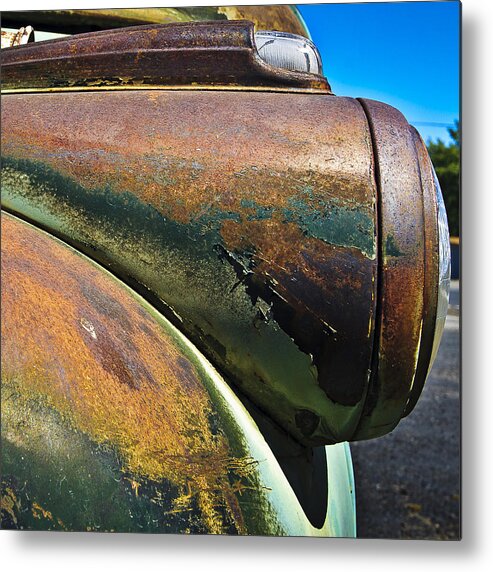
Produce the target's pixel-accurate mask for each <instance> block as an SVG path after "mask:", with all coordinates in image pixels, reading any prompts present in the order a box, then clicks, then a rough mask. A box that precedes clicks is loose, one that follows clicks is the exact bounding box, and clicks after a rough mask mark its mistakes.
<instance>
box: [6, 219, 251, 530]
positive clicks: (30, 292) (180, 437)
mask: <svg viewBox="0 0 493 572" xmlns="http://www.w3.org/2000/svg"><path fill="white" fill-rule="evenodd" d="M2 276H3V282H2V308H1V310H2V375H3V376H4V377H3V379H8V378H9V376H10V377H13V376H15V377H16V378H17V379H21V384H22V386H23V389H22V391H23V392H24V393H25V394H26V395H31V396H33V398H35V399H36V398H39V399H42V400H43V401H44V402H45V403H47V404H48V405H49V406H51V407H54V408H56V410H58V411H59V412H60V414H61V415H62V416H63V418H64V419H66V420H67V421H68V422H69V424H71V425H72V426H74V427H76V428H77V429H78V430H81V431H83V432H84V433H86V434H87V435H88V436H90V438H91V439H93V440H94V441H96V442H97V443H101V444H110V445H111V446H113V447H116V449H117V450H118V451H119V454H120V455H121V458H122V459H123V463H124V468H125V469H126V470H128V471H129V472H131V473H133V474H134V475H135V476H136V478H139V477H144V478H148V479H153V480H159V479H162V478H166V479H168V480H170V481H172V482H173V483H174V484H176V485H177V486H178V487H179V488H181V489H182V490H185V488H187V487H189V488H190V489H191V490H192V491H193V494H195V495H197V498H198V502H199V505H200V507H201V509H202V511H203V512H204V513H206V515H207V521H208V523H209V525H210V530H211V532H220V531H221V530H220V526H219V523H220V521H221V518H220V515H219V513H218V510H217V507H218V506H219V505H222V506H224V505H225V504H226V510H227V511H228V512H229V513H230V514H231V515H234V516H235V520H234V522H235V525H236V527H237V528H238V529H239V531H240V532H241V531H242V527H243V521H242V518H241V511H240V510H239V507H238V504H237V500H236V497H235V495H234V494H231V491H230V488H231V485H230V484H229V477H228V475H229V471H230V470H231V468H232V467H234V464H232V462H233V461H232V459H231V455H230V452H229V447H228V443H227V440H226V438H225V436H224V435H223V434H222V433H221V432H219V433H218V434H213V433H212V431H211V427H210V416H211V414H212V406H211V402H210V398H209V396H208V394H207V392H206V390H205V388H204V387H203V385H202V382H201V378H200V375H199V374H198V372H197V370H196V369H195V367H194V365H193V364H192V363H191V362H190V361H189V360H188V358H187V356H186V355H184V354H183V353H182V351H181V350H180V348H179V347H178V346H177V344H176V342H175V341H174V340H173V339H172V337H171V335H170V334H168V333H166V331H165V330H164V329H163V328H162V326H161V325H160V324H159V323H158V322H157V321H156V320H155V319H154V318H153V317H152V316H151V315H150V314H149V313H148V312H147V311H145V310H144V309H143V308H142V306H141V305H140V304H139V303H138V302H137V300H136V299H134V298H133V297H132V296H131V295H130V294H129V293H128V292H127V290H126V289H124V288H123V287H122V286H121V285H120V284H119V283H118V282H116V281H114V280H113V279H111V278H110V277H109V276H108V275H107V274H105V273H104V272H102V271H101V270H100V269H99V268H98V267H96V266H94V265H92V264H90V263H89V262H88V261H87V260H86V259H84V258H82V257H81V256H78V255H77V254H75V253H74V251H72V250H71V249H69V248H66V247H64V246H63V245H62V244H60V243H58V242H57V241H55V240H53V239H52V238H51V237H49V236H47V235H45V234H44V233H40V232H39V231H37V230H36V229H34V228H32V227H30V226H28V225H26V224H24V223H20V222H19V221H17V220H15V219H13V218H12V217H9V216H6V215H3V216H2ZM36 396H37V397H36ZM236 462H239V463H240V465H241V463H242V460H241V459H239V460H236ZM134 490H135V493H136V494H138V487H137V488H134Z"/></svg>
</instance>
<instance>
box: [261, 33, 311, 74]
mask: <svg viewBox="0 0 493 572" xmlns="http://www.w3.org/2000/svg"><path fill="white" fill-rule="evenodd" d="M255 44H256V46H257V52H258V55H259V56H260V57H261V58H262V59H263V60H264V61H265V62H266V63H268V64H270V65H271V66H274V67H277V68H282V69H286V70H290V71H299V72H307V73H312V74H316V75H322V59H321V57H320V54H319V52H318V50H317V48H316V47H315V44H313V42H311V41H310V40H308V39H307V38H304V37H303V36H297V35H295V34H287V33H285V32H271V31H259V32H256V33H255Z"/></svg>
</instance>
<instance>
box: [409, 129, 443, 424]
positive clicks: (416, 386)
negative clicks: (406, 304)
mask: <svg viewBox="0 0 493 572" xmlns="http://www.w3.org/2000/svg"><path fill="white" fill-rule="evenodd" d="M413 136H414V144H415V147H416V153H417V156H418V162H419V171H420V177H421V185H422V188H423V221H424V289H423V326H422V329H421V340H420V348H419V357H418V362H417V365H416V374H415V376H414V380H413V385H412V388H411V393H410V396H409V401H408V403H407V404H406V409H405V412H404V413H405V415H407V414H409V413H410V412H411V411H412V410H413V409H414V406H415V405H416V403H417V401H418V399H419V396H420V395H421V391H422V390H423V386H424V383H425V381H426V376H427V375H428V373H429V368H430V362H431V359H432V350H433V345H434V338H435V335H436V334H435V326H436V320H437V296H438V281H439V272H437V269H438V267H439V246H438V241H439V235H438V212H437V199H436V189H435V176H434V171H433V165H432V163H431V159H430V156H429V155H428V151H427V149H426V146H425V144H424V142H423V140H422V139H421V136H420V135H419V133H418V132H417V131H416V130H415V129H413Z"/></svg>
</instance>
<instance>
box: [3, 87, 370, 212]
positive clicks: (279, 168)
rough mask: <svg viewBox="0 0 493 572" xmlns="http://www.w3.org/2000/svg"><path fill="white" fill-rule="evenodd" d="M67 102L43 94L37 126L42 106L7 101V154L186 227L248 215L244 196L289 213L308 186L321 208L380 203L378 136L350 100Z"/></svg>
mask: <svg viewBox="0 0 493 572" xmlns="http://www.w3.org/2000/svg"><path fill="white" fill-rule="evenodd" d="M60 95H61V94H50V95H48V96H43V97H41V98H40V97H39V96H34V97H37V99H36V105H35V106H34V107H35V108H36V109H38V110H39V113H38V114H37V115H35V116H33V114H32V113H31V109H32V107H33V105H32V97H33V96H9V98H8V101H6V106H5V107H6V108H7V107H8V109H6V110H5V113H4V114H3V117H2V122H3V124H2V138H3V145H4V149H5V152H6V153H7V155H10V156H12V157H16V158H29V159H34V160H39V161H42V162H44V163H46V164H48V165H50V166H51V167H52V168H54V169H56V170H57V171H59V172H60V173H61V174H63V175H66V176H69V177H71V178H73V179H74V180H75V181H76V182H78V183H79V184H81V185H82V186H84V187H85V188H88V189H97V188H99V189H101V188H105V187H106V186H109V187H110V188H111V189H112V191H113V192H126V191H129V192H132V193H134V194H135V195H137V196H138V197H140V198H141V199H142V200H143V201H145V202H148V203H149V204H152V205H153V206H155V207H156V208H157V209H158V210H160V211H161V212H165V214H166V215H167V216H170V215H171V216H174V217H176V219H177V220H179V221H180V222H189V221H190V219H192V218H193V217H197V216H198V215H199V213H200V212H201V211H202V210H203V209H204V208H207V207H219V208H221V209H222V210H230V211H233V212H240V211H241V210H244V209H243V208H242V207H241V200H242V199H244V198H247V199H252V198H253V199H254V200H255V201H256V203H257V204H259V205H264V206H272V207H279V208H282V207H285V206H286V200H287V199H288V198H289V197H290V196H292V195H293V194H294V193H295V192H296V187H301V188H302V187H303V186H305V185H310V186H311V187H312V188H313V190H314V192H315V193H318V197H317V200H323V201H324V200H330V199H331V197H333V196H336V198H339V199H342V200H347V201H351V202H353V204H361V205H371V203H372V200H373V192H374V188H373V186H374V182H373V178H372V175H371V173H370V172H369V168H368V166H369V165H370V164H371V152H370V149H369V148H368V145H367V139H368V133H367V131H368V127H367V123H366V120H365V118H364V116H363V114H362V112H361V110H360V109H359V107H358V106H357V104H355V103H354V102H351V100H346V99H345V98H330V97H326V96H309V97H306V96H302V95H290V96H289V97H288V98H279V96H278V94H269V93H264V94H249V93H236V94H234V95H232V94H227V93H222V92H218V93H214V94H209V93H202V92H191V93H180V92H178V93H174V92H168V93H164V92H154V93H153V95H152V104H149V97H150V96H149V93H147V92H142V93H133V92H129V93H116V94H115V93H105V94H97V93H85V94H84V93H79V94H77V93H72V94H63V97H60ZM272 96H274V97H272ZM218 109H220V110H221V120H220V122H219V121H218V116H217V110H218ZM26 114H27V115H26ZM26 117H29V121H27V120H26ZM74 125H77V130H76V131H74V129H73V126H74ZM307 200H308V199H307ZM314 205H315V206H316V203H314Z"/></svg>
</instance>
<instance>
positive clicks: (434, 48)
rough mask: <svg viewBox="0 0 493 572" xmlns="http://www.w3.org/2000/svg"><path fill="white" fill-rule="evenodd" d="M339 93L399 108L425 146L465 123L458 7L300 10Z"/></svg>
mask: <svg viewBox="0 0 493 572" xmlns="http://www.w3.org/2000/svg"><path fill="white" fill-rule="evenodd" d="M298 8H299V10H300V12H301V14H302V16H303V18H304V20H305V22H306V24H307V26H308V28H309V30H310V32H311V35H312V38H313V40H314V42H315V44H316V45H317V47H318V49H319V50H320V53H321V55H322V61H323V66H324V74H325V75H326V76H327V78H328V80H329V82H330V84H331V86H332V89H333V91H334V93H336V94H337V95H348V96H351V97H368V98H371V99H377V100H380V101H384V102H385V103H389V104H390V105H393V106H394V107H397V108H398V109H399V110H400V111H401V112H402V113H403V114H404V115H405V116H406V118H407V120H408V121H409V122H410V123H412V124H413V125H415V126H416V128H417V129H418V130H419V131H420V133H421V135H422V136H423V138H424V139H425V141H426V140H428V138H430V137H431V138H432V139H436V138H438V137H440V138H441V139H442V140H444V141H446V142H448V141H450V138H449V135H448V132H447V128H446V127H445V126H442V125H423V123H431V124H435V123H437V124H447V125H448V124H453V122H454V119H458V118H459V10H460V6H459V2H455V1H450V2H449V1H444V2H388V3H386V2H378V3H367V4H365V3H361V4H343V3H341V4H312V5H302V4H299V5H298Z"/></svg>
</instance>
